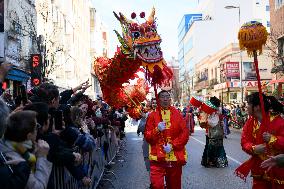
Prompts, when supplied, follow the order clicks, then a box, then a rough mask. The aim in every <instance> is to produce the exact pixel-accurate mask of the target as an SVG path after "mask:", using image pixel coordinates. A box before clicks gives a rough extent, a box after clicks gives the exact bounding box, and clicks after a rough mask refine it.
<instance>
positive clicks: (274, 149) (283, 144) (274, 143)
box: [241, 115, 284, 184]
mask: <svg viewBox="0 0 284 189" xmlns="http://www.w3.org/2000/svg"><path fill="white" fill-rule="evenodd" d="M269 118H270V121H269V125H268V127H267V132H268V133H270V134H272V137H271V139H270V141H269V142H268V143H267V153H266V154H263V155H256V154H254V153H253V147H252V146H253V145H257V144H259V142H257V141H261V142H260V143H264V141H263V140H257V138H258V137H261V138H262V136H261V134H260V132H259V124H258V121H257V120H256V119H255V118H254V117H250V118H249V119H248V120H247V122H246V124H245V125H244V128H243V132H242V139H241V145H242V148H243V150H244V151H245V152H247V153H248V154H250V155H252V157H253V159H252V166H251V174H252V176H253V177H260V178H263V179H265V180H270V181H271V180H273V181H274V182H276V183H278V184H281V183H282V184H284V168H278V167H275V168H272V170H271V171H270V172H268V173H266V172H265V169H262V168H260V164H261V163H262V162H263V161H264V160H266V159H268V157H269V156H274V155H278V154H280V153H284V119H283V118H281V116H279V115H276V116H272V115H270V116H269Z"/></svg>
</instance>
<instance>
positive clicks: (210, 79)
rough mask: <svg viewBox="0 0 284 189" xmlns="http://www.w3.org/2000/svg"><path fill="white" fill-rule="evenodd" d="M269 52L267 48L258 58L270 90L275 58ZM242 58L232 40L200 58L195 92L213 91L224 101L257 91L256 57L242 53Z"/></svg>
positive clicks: (261, 72)
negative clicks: (214, 51)
mask: <svg viewBox="0 0 284 189" xmlns="http://www.w3.org/2000/svg"><path fill="white" fill-rule="evenodd" d="M268 54H269V50H268V49H266V48H265V49H264V50H263V54H262V55H260V56H259V57H258V61H259V71H260V78H261V82H262V85H263V87H264V88H265V89H266V90H267V91H270V92H271V87H272V85H271V83H270V81H271V79H272V74H271V69H272V62H273V59H272V58H271V57H269V56H268ZM241 60H242V61H240V49H239V47H238V43H231V44H229V45H227V46H226V47H224V48H223V49H221V50H220V51H218V52H216V53H214V54H212V55H210V56H207V57H206V58H204V59H203V60H201V61H200V62H199V63H198V64H196V65H195V76H194V77H195V83H194V90H195V91H196V93H195V94H196V95H198V96H203V97H204V98H208V97H210V96H212V95H213V96H216V97H219V98H220V99H223V101H224V102H225V103H235V102H237V103H241V102H243V101H244V100H245V96H247V95H248V94H250V93H252V92H256V91H258V88H257V79H256V72H255V67H254V62H253V61H254V60H253V57H248V55H247V54H246V53H242V59H241ZM241 63H242V64H243V67H242V68H241V69H240V65H241ZM240 77H241V78H242V79H240ZM240 81H242V82H240ZM266 90H265V92H266Z"/></svg>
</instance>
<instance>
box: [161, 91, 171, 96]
mask: <svg viewBox="0 0 284 189" xmlns="http://www.w3.org/2000/svg"><path fill="white" fill-rule="evenodd" d="M162 93H168V94H169V95H171V93H170V92H169V91H166V90H161V91H160V92H159V93H158V97H160V95H161V94H162Z"/></svg>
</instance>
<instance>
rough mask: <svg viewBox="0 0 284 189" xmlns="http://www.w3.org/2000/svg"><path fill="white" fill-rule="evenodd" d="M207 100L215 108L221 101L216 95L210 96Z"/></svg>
mask: <svg viewBox="0 0 284 189" xmlns="http://www.w3.org/2000/svg"><path fill="white" fill-rule="evenodd" d="M209 101H210V102H211V103H212V104H213V105H214V106H216V107H217V108H218V107H220V102H221V101H220V100H219V99H218V98H217V97H216V96H213V97H210V99H209Z"/></svg>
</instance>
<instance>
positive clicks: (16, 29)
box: [12, 20, 22, 34]
mask: <svg viewBox="0 0 284 189" xmlns="http://www.w3.org/2000/svg"><path fill="white" fill-rule="evenodd" d="M12 30H13V31H14V32H16V33H17V34H21V33H22V26H21V24H19V23H18V22H16V21H15V20H13V21H12Z"/></svg>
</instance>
